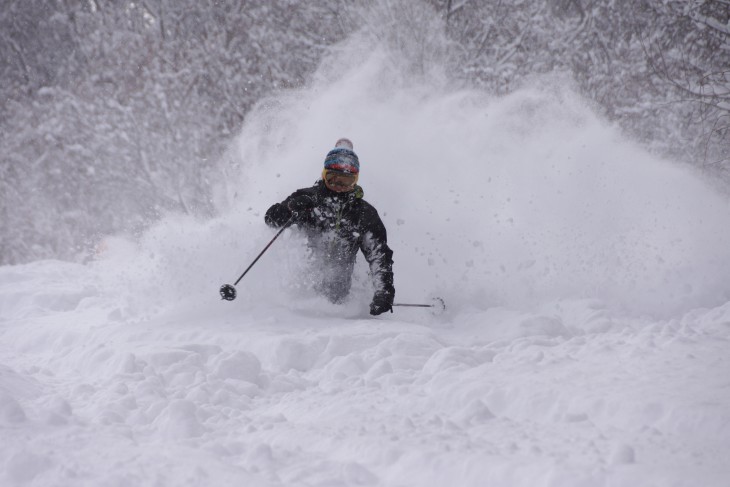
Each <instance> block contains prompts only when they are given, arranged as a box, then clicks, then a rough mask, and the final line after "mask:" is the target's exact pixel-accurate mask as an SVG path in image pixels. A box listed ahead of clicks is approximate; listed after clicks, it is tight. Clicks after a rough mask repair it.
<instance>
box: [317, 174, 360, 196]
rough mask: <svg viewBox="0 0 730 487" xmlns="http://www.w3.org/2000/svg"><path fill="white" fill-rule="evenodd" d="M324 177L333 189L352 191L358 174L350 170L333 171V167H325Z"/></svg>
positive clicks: (328, 185)
mask: <svg viewBox="0 0 730 487" xmlns="http://www.w3.org/2000/svg"><path fill="white" fill-rule="evenodd" d="M322 179H324V182H325V184H326V185H327V187H328V188H329V189H331V190H332V191H338V192H342V191H350V190H352V189H353V188H354V187H355V184H357V174H351V173H349V172H342V171H333V170H332V169H325V170H324V171H322Z"/></svg>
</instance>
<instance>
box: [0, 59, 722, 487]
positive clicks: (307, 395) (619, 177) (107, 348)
mask: <svg viewBox="0 0 730 487" xmlns="http://www.w3.org/2000/svg"><path fill="white" fill-rule="evenodd" d="M385 61H386V60H384V58H383V57H382V56H379V55H378V54H377V53H376V54H375V55H373V56H372V57H370V58H367V59H363V58H358V59H353V60H352V61H351V64H352V66H347V65H343V64H341V63H340V64H337V65H336V68H337V73H338V74H337V76H335V75H333V74H332V73H331V72H328V71H327V68H326V67H325V68H323V70H322V72H320V73H319V77H320V81H318V82H315V83H314V84H313V86H312V87H310V88H308V89H307V90H302V91H300V92H297V93H291V94H284V95H282V96H281V97H279V98H278V99H276V100H272V102H271V103H267V104H264V105H262V106H261V107H260V108H259V109H258V110H257V112H256V113H253V114H252V115H251V116H250V117H249V119H248V120H247V123H246V125H245V127H244V128H243V131H242V133H241V136H240V138H239V139H238V141H237V142H236V144H235V147H234V148H232V153H231V157H232V158H233V159H234V160H235V161H236V162H237V163H238V164H237V165H236V166H235V167H233V168H231V169H229V174H228V176H227V177H226V178H225V181H221V185H220V188H219V193H218V195H217V202H218V204H219V207H220V208H221V213H220V216H219V217H218V218H216V219H213V220H208V221H199V220H196V219H194V218H191V217H186V216H178V215H170V216H168V217H166V218H165V219H163V220H162V221H161V222H160V223H159V224H157V225H156V226H154V227H153V228H152V229H150V231H148V232H147V233H145V234H144V235H142V236H141V237H139V238H137V239H131V238H126V237H124V236H114V237H109V238H107V239H106V241H105V242H104V245H103V247H100V249H99V252H98V255H96V256H95V258H94V259H92V260H90V262H88V263H87V264H83V265H82V264H74V263H66V262H58V261H42V262H35V263H31V264H27V265H21V266H7V267H1V268H0V310H1V311H0V432H1V433H2V442H0V467H1V470H0V485H8V486H15V485H23V486H25V485H31V486H59V485H64V486H66V485H72V486H99V485H104V486H129V485H155V486H167V485H170V486H184V485H190V486H193V485H196V486H197V485H246V486H280V485H287V486H289V485H293V486H300V485H301V486H340V485H373V486H377V485H382V486H445V485H458V486H485V485H494V486H530V487H533V486H591V487H594V486H612V487H617V486H626V487H635V486H699V485H701V486H709V487H715V486H718V487H720V486H728V485H730V466H729V465H728V462H727V459H728V458H730V355H729V354H728V349H729V347H730V294H729V292H730V284H728V280H727V278H728V276H730V258H729V257H730V228H729V227H728V225H727V216H728V210H729V209H730V205H729V203H728V200H727V198H726V197H725V196H723V195H722V194H720V193H718V192H717V191H716V190H715V189H713V187H712V186H711V185H710V184H709V183H708V182H706V181H703V180H702V179H701V178H700V177H699V176H698V175H696V174H694V173H693V172H692V171H691V170H690V169H688V168H686V167H684V166H682V165H679V164H677V163H674V162H670V161H664V160H660V159H657V158H656V157H653V156H651V155H649V154H647V153H646V152H644V151H642V150H641V149H640V148H639V147H637V146H636V145H634V144H632V143H631V142H629V141H627V140H626V139H625V138H623V137H622V136H620V135H619V134H618V132H617V131H616V130H615V129H613V128H612V127H610V126H608V125H607V124H606V123H605V122H603V121H602V120H600V119H599V118H598V117H597V116H596V115H594V114H593V113H592V111H591V110H590V109H589V108H588V107H586V106H585V103H584V102H583V101H582V100H580V99H579V98H578V97H577V96H575V95H574V94H573V93H572V92H571V90H570V89H569V88H568V87H567V86H566V85H567V84H566V83H564V80H561V79H542V80H540V84H539V85H536V86H532V87H525V88H523V89H521V90H519V91H517V92H516V93H514V94H512V95H509V96H506V97H502V98H490V97H487V96H485V95H483V94H480V93H477V92H470V91H454V90H453V89H450V88H449V87H448V85H446V84H444V85H439V84H438V83H434V82H433V80H429V82H428V83H426V82H425V81H424V82H422V83H420V82H418V81H413V80H412V79H410V80H409V82H407V83H404V82H403V80H402V79H401V78H399V77H398V76H396V75H393V74H392V71H391V70H392V64H389V63H388V62H385ZM343 136H346V137H349V138H351V139H352V140H353V142H354V145H355V151H356V152H357V153H358V155H359V156H360V160H361V168H362V173H361V178H360V183H361V184H362V186H363V187H364V188H365V196H366V199H367V200H368V201H370V202H371V203H372V204H374V205H375V207H376V208H378V209H379V211H380V213H381V216H382V217H383V220H384V222H385V224H386V227H387V228H388V231H389V238H390V243H391V246H392V247H393V250H394V252H395V255H394V258H395V275H396V282H395V287H396V292H397V299H396V300H397V301H400V302H427V301H428V300H429V299H430V298H431V297H432V296H442V297H443V298H444V299H445V300H446V302H447V306H448V309H447V311H446V313H445V314H443V315H441V316H432V315H430V314H429V313H428V312H427V311H426V310H423V309H406V308H398V309H397V310H396V312H395V313H393V314H387V315H383V316H381V317H377V318H371V317H370V316H369V315H368V314H367V304H368V302H369V297H370V293H371V290H370V289H368V280H367V276H366V273H365V266H364V264H363V263H362V259H361V261H360V265H359V267H358V271H357V272H358V280H357V282H356V283H355V286H354V288H353V293H352V300H351V301H350V302H349V303H347V304H345V305H343V306H334V305H331V304H329V303H327V302H325V301H324V300H322V299H321V298H319V297H317V296H314V295H312V294H311V292H310V291H309V290H308V289H307V288H306V282H304V280H303V279H301V277H300V276H299V272H298V271H300V270H301V268H302V267H301V263H300V262H301V257H302V256H303V255H304V251H303V242H302V239H301V237H300V236H298V235H297V234H296V233H295V232H293V231H286V232H285V233H284V234H283V235H282V237H281V239H280V240H279V241H277V242H276V243H275V245H274V246H272V247H271V250H270V251H269V253H267V254H266V255H265V256H264V257H263V258H262V259H261V261H260V262H259V263H258V264H257V265H256V266H255V267H254V268H253V270H252V271H251V272H250V273H249V274H248V275H247V276H246V277H245V278H244V280H243V281H241V283H240V284H239V285H238V286H237V289H238V294H239V297H238V299H237V300H236V301H233V302H230V303H229V302H223V301H220V300H219V299H218V294H217V293H218V287H219V286H220V285H221V284H223V283H225V282H232V281H234V280H235V279H236V278H237V277H238V275H240V272H242V270H243V268H245V266H246V265H248V263H250V261H251V260H252V259H253V257H255V255H256V254H257V253H258V251H259V250H260V249H261V248H263V246H264V245H265V244H266V243H267V242H268V241H269V239H270V238H271V236H272V235H273V231H272V230H271V229H268V228H266V226H265V225H264V224H263V213H264V211H265V210H266V208H267V207H268V206H269V205H270V204H271V203H273V202H275V201H279V200H281V199H283V198H284V197H285V196H287V195H288V194H289V193H290V192H291V191H293V190H294V189H296V188H298V187H303V186H307V185H309V184H311V183H312V182H313V181H314V180H315V179H316V178H317V176H318V174H319V171H320V168H321V164H322V160H323V158H324V155H325V154H326V153H327V151H328V150H329V149H330V148H331V145H332V144H334V142H335V141H336V140H337V139H338V138H339V137H343Z"/></svg>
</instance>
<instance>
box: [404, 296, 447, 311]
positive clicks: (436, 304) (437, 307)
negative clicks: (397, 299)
mask: <svg viewBox="0 0 730 487" xmlns="http://www.w3.org/2000/svg"><path fill="white" fill-rule="evenodd" d="M432 301H433V304H408V303H393V306H401V307H404V308H433V309H432V310H431V312H432V313H434V314H440V313H442V312H444V311H445V310H446V303H445V302H444V300H443V299H441V298H433V299H432Z"/></svg>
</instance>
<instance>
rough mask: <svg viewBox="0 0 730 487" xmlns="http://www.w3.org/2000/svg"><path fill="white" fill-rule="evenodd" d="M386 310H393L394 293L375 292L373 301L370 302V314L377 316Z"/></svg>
mask: <svg viewBox="0 0 730 487" xmlns="http://www.w3.org/2000/svg"><path fill="white" fill-rule="evenodd" d="M386 311H390V312H391V313H392V312H393V295H392V294H387V293H375V296H373V302H372V303H370V314H371V315H373V316H377V315H379V314H383V313H385V312H386Z"/></svg>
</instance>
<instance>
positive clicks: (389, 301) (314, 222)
mask: <svg viewBox="0 0 730 487" xmlns="http://www.w3.org/2000/svg"><path fill="white" fill-rule="evenodd" d="M359 172H360V161H359V159H358V157H357V155H356V154H355V152H354V151H353V146H352V142H350V140H348V139H340V140H338V141H337V143H336V144H335V148H334V149H332V150H331V151H330V152H329V153H328V154H327V157H326V158H325V160H324V170H323V171H322V179H320V180H318V181H317V182H316V183H315V184H314V186H312V187H309V188H303V189H299V190H297V191H295V192H294V193H292V194H291V196H289V197H288V198H286V199H285V200H284V201H282V202H281V203H276V204H274V205H273V206H272V207H271V208H269V209H268V211H267V212H266V216H265V221H266V224H267V225H269V226H272V227H275V228H281V227H282V226H283V225H285V224H286V223H287V222H288V221H289V219H290V218H293V220H292V222H293V223H294V224H296V225H298V226H299V228H300V229H301V230H303V232H304V233H305V235H306V236H307V243H308V247H309V249H310V252H311V257H312V261H313V264H314V265H313V267H312V269H313V274H312V277H313V283H314V289H315V290H316V291H317V292H318V293H320V294H322V295H323V296H325V297H327V298H328V299H329V300H330V301H331V302H332V303H336V304H339V303H342V302H343V301H344V300H345V298H346V297H347V296H348V294H349V292H350V286H351V284H352V272H353V270H354V267H355V259H356V257H357V251H358V249H359V250H361V251H362V253H363V255H364V256H365V260H367V262H368V264H369V265H370V275H371V277H372V279H373V284H374V286H375V294H374V296H373V300H372V302H371V304H370V314H372V315H379V314H381V313H385V312H386V311H390V312H391V313H392V312H393V298H394V296H395V288H394V287H393V251H392V250H391V249H390V248H389V247H388V242H387V236H386V231H385V226H384V225H383V222H382V220H381V219H380V216H378V212H377V210H376V209H375V208H374V207H373V206H372V205H370V204H369V203H368V202H367V201H365V200H364V199H363V190H362V188H361V187H360V186H358V185H357V180H358V175H359Z"/></svg>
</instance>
